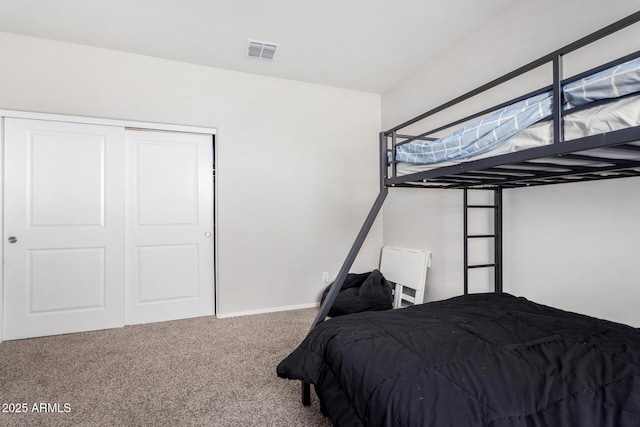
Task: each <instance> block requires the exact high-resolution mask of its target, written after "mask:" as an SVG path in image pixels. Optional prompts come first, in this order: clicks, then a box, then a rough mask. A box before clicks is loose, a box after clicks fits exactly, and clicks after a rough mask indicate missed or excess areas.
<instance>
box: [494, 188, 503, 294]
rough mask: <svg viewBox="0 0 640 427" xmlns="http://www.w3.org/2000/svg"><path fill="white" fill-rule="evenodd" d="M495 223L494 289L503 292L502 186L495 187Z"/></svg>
mask: <svg viewBox="0 0 640 427" xmlns="http://www.w3.org/2000/svg"><path fill="white" fill-rule="evenodd" d="M493 197H494V201H493V204H494V205H495V210H494V217H493V220H494V223H493V234H494V236H495V237H494V240H493V242H494V243H493V250H494V255H493V262H494V264H495V268H494V272H495V281H494V291H495V292H496V293H501V292H502V187H497V188H495V189H494V196H493Z"/></svg>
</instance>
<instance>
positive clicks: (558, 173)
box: [302, 11, 640, 406]
mask: <svg viewBox="0 0 640 427" xmlns="http://www.w3.org/2000/svg"><path fill="white" fill-rule="evenodd" d="M637 22H640V11H639V12H636V13H633V14H631V15H629V16H627V17H626V18H623V19H621V20H619V21H617V22H615V23H613V24H611V25H608V26H606V27H604V28H602V29H600V30H598V31H596V32H594V33H592V34H590V35H588V36H586V37H583V38H581V39H579V40H577V41H575V42H573V43H571V44H569V45H567V46H565V47H563V48H560V49H558V50H556V51H555V52H552V53H550V54H548V55H545V56H543V57H541V58H539V59H537V60H535V61H532V62H530V63H528V64H526V65H524V66H522V67H520V68H518V69H516V70H514V71H512V72H510V73H507V74H505V75H503V76H501V77H499V78H497V79H495V80H492V81H490V82H489V83H486V84H484V85H482V86H480V87H478V88H476V89H474V90H472V91H470V92H467V93H465V94H463V95H461V96H459V97H457V98H455V99H453V100H451V101H449V102H446V103H444V104H442V105H440V106H438V107H435V108H433V109H431V110H429V111H427V112H426V113H423V114H421V115H419V116H417V117H414V118H413V119H411V120H408V121H406V122H404V123H402V124H400V125H398V126H396V127H394V128H391V129H389V130H387V131H384V132H381V133H380V134H379V144H380V162H379V168H380V182H379V185H380V191H379V193H378V196H377V197H376V200H375V201H374V203H373V206H372V207H371V210H370V211H369V213H368V215H367V217H366V219H365V221H364V224H363V225H362V227H361V229H360V231H359V232H358V234H357V236H356V239H355V241H354V243H353V245H352V247H351V249H350V250H349V253H348V254H347V257H346V259H345V261H344V262H343V264H342V267H341V268H340V270H339V271H338V274H337V276H336V279H335V280H334V282H333V284H332V285H331V288H330V290H329V292H328V294H327V296H326V298H325V300H324V302H323V304H322V305H321V307H320V310H319V312H318V315H317V316H316V318H315V320H314V322H313V325H312V327H311V329H313V328H314V327H315V326H317V325H318V324H320V323H322V322H323V321H324V320H325V318H326V317H327V314H328V312H329V309H330V308H331V306H332V305H333V303H334V301H335V299H336V297H337V295H338V292H339V291H340V289H341V287H342V285H343V283H344V281H345V279H346V277H347V274H348V272H349V270H350V268H351V266H352V265H353V263H354V261H355V259H356V257H357V255H358V252H359V251H360V249H361V248H362V245H363V244H364V241H365V239H366V237H367V235H368V233H369V231H370V230H371V227H372V226H373V223H374V222H375V219H376V217H377V215H378V213H379V212H380V210H381V209H382V206H383V204H384V201H385V199H386V197H387V195H388V192H389V187H405V188H432V189H433V188H443V189H462V190H463V192H464V196H463V203H464V268H465V274H464V293H465V294H466V293H468V269H470V268H485V267H490V268H494V269H495V283H494V290H495V292H502V236H501V234H502V189H503V188H517V187H528V186H534V185H548V184H558V183H568V182H582V181H590V180H602V179H611V178H623V177H633V176H640V161H636V160H623V159H619V158H608V157H607V158H604V157H601V156H593V155H589V156H586V155H585V154H575V153H576V152H580V153H584V152H587V151H589V150H593V149H599V148H607V149H609V150H620V151H635V152H640V146H638V145H633V144H630V143H632V142H637V141H640V126H634V127H630V128H625V129H621V130H616V131H611V132H607V133H602V134H597V135H591V136H586V137H582V138H578V139H573V140H570V141H564V135H563V125H562V120H563V116H564V115H565V114H567V112H566V111H563V109H562V87H563V86H564V85H565V84H567V83H570V82H572V81H576V80H579V79H581V78H583V77H585V76H588V75H590V74H593V73H597V72H599V71H602V70H605V69H607V68H610V67H613V66H615V65H618V64H621V63H623V62H627V61H629V60H632V59H635V58H638V57H640V51H636V52H634V53H632V54H630V55H627V56H625V57H622V58H619V59H617V60H615V61H611V62H609V63H607V64H604V65H602V66H599V67H596V68H593V69H591V70H588V71H586V72H584V73H580V74H578V75H575V76H573V77H570V78H567V79H563V78H562V75H563V72H562V61H563V56H564V55H566V54H568V53H571V52H573V51H576V50H578V49H580V48H583V47H585V46H587V45H589V44H591V43H593V42H595V41H598V40H600V39H602V38H604V37H606V36H609V35H611V34H613V33H615V32H617V31H620V30H622V29H624V28H626V27H629V26H631V25H633V24H635V23H637ZM548 63H552V65H553V67H552V74H553V83H552V84H551V85H550V86H548V87H545V88H542V89H540V90H537V91H535V92H532V93H528V94H526V95H523V96H521V97H518V98H516V99H512V100H510V101H507V102H504V103H502V104H499V105H496V106H494V107H492V108H488V109H485V110H483V111H481V112H479V113H475V114H473V115H469V116H467V117H464V118H462V119H460V120H456V121H454V122H451V123H448V124H446V125H444V126H441V127H438V128H436V129H432V130H430V131H427V132H425V133H422V134H420V135H416V136H410V135H403V134H400V133H399V131H401V130H402V129H404V128H406V127H408V126H410V125H413V124H415V123H417V122H419V121H421V120H424V119H426V118H428V117H430V116H433V115H434V114H436V113H439V112H441V111H443V110H446V109H447V108H450V107H452V106H454V105H456V104H459V103H461V102H463V101H466V100H468V99H469V98H472V97H474V96H476V95H478V94H481V93H483V92H485V91H487V90H489V89H491V88H494V87H496V86H499V85H501V84H503V83H505V82H507V81H509V80H511V79H513V78H515V77H518V76H520V75H523V74H525V73H527V72H529V71H531V70H534V69H536V68H538V67H540V66H542V65H545V64H548ZM549 90H551V91H552V93H553V105H552V116H551V117H550V120H552V123H553V143H552V144H549V145H546V146H541V147H536V148H529V149H526V150H522V151H517V152H513V153H509V154H503V155H499V156H495V157H488V158H484V159H480V160H474V161H469V162H465V163H461V164H457V165H453V166H445V167H440V168H436V169H431V170H427V171H423V172H417V173H411V174H407V175H402V176H398V175H397V171H396V167H395V165H396V162H395V149H396V147H397V146H398V145H401V144H406V143H409V142H411V141H414V140H418V139H423V140H428V139H434V138H431V137H430V135H433V134H435V133H437V132H440V131H442V130H445V129H449V128H451V127H453V126H457V125H460V124H461V123H464V122H467V121H469V120H472V119H475V118H478V117H480V116H483V115H485V114H487V113H490V112H493V111H495V110H498V109H500V108H503V107H505V106H507V105H510V104H512V103H514V102H518V101H520V100H524V99H526V98H529V97H531V96H534V95H537V94H540V93H543V92H547V91H549ZM591 106H593V104H591ZM579 109H581V107H576V108H574V109H571V110H570V112H575V111H577V110H579ZM570 112H569V113H570ZM399 139H400V140H402V141H398V140H399ZM389 155H390V156H391V167H389V166H388V158H389ZM557 157H562V158H564V159H573V160H589V161H596V162H598V161H599V162H602V163H606V164H607V165H606V166H596V167H594V166H584V165H582V166H581V165H577V166H571V165H564V164H563V165H562V166H560V165H559V164H557V163H553V162H548V163H544V162H540V160H544V159H551V158H557ZM532 160H536V162H531V161H532ZM505 166H508V168H505ZM531 166H535V168H531ZM545 167H546V168H547V169H545ZM389 169H391V174H390V175H389ZM559 169H562V170H559ZM474 189H483V190H492V191H493V192H494V204H493V205H469V204H468V199H467V191H468V190H474ZM469 208H472V209H473V208H487V209H493V212H494V232H493V234H491V235H468V233H467V210H468V209H469ZM469 238H493V239H495V244H494V262H493V263H490V264H482V265H469V264H468V257H467V243H468V239H469ZM310 397H311V396H310V384H308V383H304V382H303V383H302V403H303V404H304V405H305V406H306V405H309V404H310Z"/></svg>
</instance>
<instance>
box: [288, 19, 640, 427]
mask: <svg viewBox="0 0 640 427" xmlns="http://www.w3.org/2000/svg"><path fill="white" fill-rule="evenodd" d="M639 21H640V12H637V13H635V14H632V15H630V16H628V17H627V18H625V19H622V20H620V21H618V22H616V23H614V24H612V25H609V26H607V27H605V28H603V29H601V30H599V31H597V32H595V33H593V34H591V35H589V36H587V37H584V38H582V39H580V40H578V41H576V42H574V43H572V44H570V45H568V46H565V47H563V48H561V49H559V50H557V51H555V52H552V53H551V54H549V55H546V56H544V57H542V58H540V59H538V60H536V61H533V62H531V63H529V64H527V65H525V66H523V67H521V68H519V69H517V70H515V71H513V72H511V73H508V74H506V75H504V76H502V77H500V78H498V79H496V80H494V81H492V82H489V83H487V84H486V85H483V86H481V87H479V88H478V89H475V90H473V91H471V92H469V93H467V94H464V95H462V96H460V97H458V98H456V99H454V100H452V101H450V102H447V103H445V104H443V105H441V106H439V107H436V108H434V109H432V110H430V111H428V112H426V113H424V114H422V115H420V116H418V117H416V118H414V119H411V120H409V121H407V122H405V123H402V124H401V125H399V126H396V127H394V128H392V129H390V130H388V131H385V132H382V133H381V134H380V183H379V184H380V192H379V195H378V197H377V198H376V200H375V202H374V204H373V207H372V208H371V210H370V212H369V214H368V216H367V218H366V220H365V223H364V224H363V226H362V228H361V229H360V232H359V233H358V235H357V237H356V240H355V242H354V244H353V246H352V247H351V250H350V251H349V253H348V255H347V258H346V260H345V262H344V263H343V265H342V268H341V269H340V271H339V272H338V275H337V277H336V280H335V281H334V284H333V285H332V287H331V289H330V291H329V293H328V295H327V297H326V298H325V300H324V302H323V304H322V305H321V307H320V310H319V313H318V315H317V317H316V319H315V321H314V323H313V325H312V328H311V330H310V332H309V334H308V336H307V337H306V338H305V340H304V341H303V342H302V343H301V344H300V346H299V347H298V348H297V349H295V350H294V351H293V352H292V353H291V354H290V355H289V356H288V357H287V358H286V359H284V360H283V361H282V362H281V363H280V364H279V365H278V368H277V373H278V375H279V376H280V377H283V378H289V379H297V380H301V381H302V399H303V403H304V404H308V403H309V399H310V384H311V383H312V384H314V385H315V389H316V393H317V394H318V396H319V398H320V404H321V409H322V411H323V412H324V413H325V414H326V415H328V416H329V417H330V418H331V420H332V422H333V423H334V424H335V425H337V426H378V425H380V426H460V425H465V426H494V427H498V426H511V425H531V426H534V425H536V426H537V425H544V426H556V425H557V426H560V425H561V426H570V425H575V426H581V427H585V426H594V427H595V426H637V425H640V330H639V329H635V328H632V327H630V326H626V325H622V324H617V323H613V322H609V321H605V320H601V319H596V318H592V317H589V316H585V315H580V314H576V313H570V312H566V311H562V310H559V309H556V308H552V307H547V306H544V305H541V304H537V303H535V302H532V301H529V300H527V299H525V298H522V297H516V296H513V295H510V294H508V293H505V292H503V283H502V236H501V232H502V190H503V189H505V188H516V187H524V186H536V185H548V184H558V183H570V182H584V181H591V180H602V179H612V178H624V177H637V176H640V51H638V52H635V53H632V54H629V55H627V56H625V57H622V58H619V59H616V60H614V61H611V62H608V63H606V64H602V65H601V66H599V67H596V68H593V69H590V70H587V71H585V72H583V73H580V74H578V75H575V76H572V77H569V78H564V77H563V72H562V68H563V67H562V60H563V57H564V56H565V55H567V54H568V53H571V52H574V51H576V50H578V49H581V48H583V47H585V46H587V45H589V44H591V43H593V42H595V41H598V40H600V39H602V38H604V37H606V36H608V35H610V34H613V33H615V32H617V31H620V30H622V29H623V28H626V27H628V26H631V25H633V24H636V23H637V22H639ZM548 63H551V64H552V67H551V68H552V74H553V76H552V83H551V84H550V85H549V86H547V87H544V88H541V89H539V90H536V91H534V92H531V93H527V94H525V95H523V96H520V97H517V98H515V99H511V100H508V101H506V102H504V103H501V104H499V105H496V106H493V107H491V108H489V109H486V110H483V111H480V112H478V113H474V114H472V115H468V116H466V117H463V118H461V119H459V120H456V121H454V122H451V123H447V124H445V125H443V126H438V127H436V128H432V129H428V130H426V131H423V132H420V133H419V134H417V135H416V134H411V135H409V134H407V133H406V130H407V129H414V128H415V124H416V123H418V122H421V121H422V120H424V119H427V118H430V117H432V116H433V115H435V114H437V113H439V112H441V111H444V110H446V109H448V108H450V107H452V106H455V105H457V104H459V103H461V102H464V101H466V100H468V99H470V98H472V97H474V96H477V95H479V94H482V93H483V92H485V91H487V90H488V89H491V88H494V87H496V86H498V85H501V84H503V83H504V82H507V81H510V80H511V79H513V78H515V77H518V76H521V75H523V74H525V73H527V72H529V71H531V70H534V69H537V68H538V67H540V66H542V65H544V64H548ZM601 83H606V84H605V85H602V84H601ZM610 83H613V84H610ZM605 86H606V88H605ZM523 112H524V116H523V115H522V113H523ZM450 129H455V130H454V132H453V133H450V132H443V131H445V130H447V131H448V130H450ZM472 134H473V136H474V137H473V138H467V136H468V135H472ZM390 187H410V188H416V187H417V188H423V187H428V188H442V189H448V190H451V189H459V190H462V191H463V194H464V197H463V203H464V213H465V215H464V221H465V224H464V238H465V249H464V250H465V256H464V268H465V275H464V289H463V295H461V296H459V297H455V298H452V299H449V300H445V301H436V302H431V303H426V304H421V305H417V306H413V307H408V308H403V309H398V310H390V311H383V312H365V313H357V314H352V315H348V316H342V317H338V318H333V319H330V320H328V321H325V318H326V317H327V313H328V310H329V308H330V307H331V305H332V304H333V301H334V300H335V297H336V295H337V293H338V292H339V290H340V287H341V285H342V283H343V282H344V279H345V277H346V275H347V273H348V271H349V269H350V267H351V265H352V264H353V261H354V260H355V257H356V256H357V253H358V251H359V249H360V247H361V246H362V244H363V242H364V240H365V238H366V236H367V234H368V232H369V230H370V228H371V226H372V225H373V222H374V221H375V218H376V216H377V214H378V212H379V211H380V209H381V207H382V205H383V203H384V200H385V198H386V196H387V194H388V190H389V188H390ZM474 189H483V190H489V191H493V193H494V196H493V200H494V203H493V204H491V205H472V204H469V202H468V197H467V192H468V191H471V190H474ZM472 208H483V209H489V210H490V211H492V212H493V216H494V231H493V233H492V234H491V235H483V236H473V235H469V234H468V233H467V210H468V209H472ZM476 237H480V238H491V239H493V240H494V245H493V247H494V254H493V262H491V263H489V264H481V265H470V264H469V263H468V258H467V242H468V239H470V238H476ZM473 268H492V269H493V270H494V274H495V276H494V279H495V284H494V292H492V293H482V294H472V293H469V287H468V270H469V269H473ZM507 290H508V289H507Z"/></svg>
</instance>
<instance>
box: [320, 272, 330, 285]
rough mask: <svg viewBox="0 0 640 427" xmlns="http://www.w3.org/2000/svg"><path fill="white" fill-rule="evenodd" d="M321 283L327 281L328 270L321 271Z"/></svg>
mask: <svg viewBox="0 0 640 427" xmlns="http://www.w3.org/2000/svg"><path fill="white" fill-rule="evenodd" d="M322 283H329V272H328V271H325V272H324V273H322Z"/></svg>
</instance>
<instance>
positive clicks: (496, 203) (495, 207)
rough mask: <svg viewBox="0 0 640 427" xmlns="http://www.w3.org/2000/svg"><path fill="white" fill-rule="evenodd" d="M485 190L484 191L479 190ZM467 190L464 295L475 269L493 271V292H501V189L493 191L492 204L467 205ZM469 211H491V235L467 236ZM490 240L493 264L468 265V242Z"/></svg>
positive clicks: (465, 192) (465, 199) (467, 291)
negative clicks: (471, 270) (472, 270)
mask: <svg viewBox="0 0 640 427" xmlns="http://www.w3.org/2000/svg"><path fill="white" fill-rule="evenodd" d="M481 190H485V191H486V189H481ZM468 191H469V189H467V188H465V189H463V203H464V208H463V219H464V294H465V295H467V294H468V293H469V270H470V269H476V268H493V269H494V291H495V292H502V188H494V189H493V192H494V194H493V204H491V205H486V204H469V198H468ZM469 209H485V210H486V209H489V210H492V211H493V233H490V234H469V227H468V226H469ZM470 239H492V240H493V262H490V263H485V264H469V240H470Z"/></svg>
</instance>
